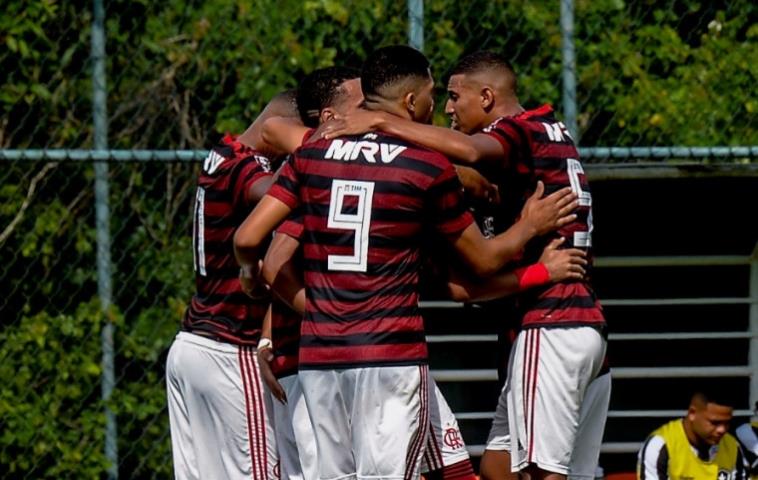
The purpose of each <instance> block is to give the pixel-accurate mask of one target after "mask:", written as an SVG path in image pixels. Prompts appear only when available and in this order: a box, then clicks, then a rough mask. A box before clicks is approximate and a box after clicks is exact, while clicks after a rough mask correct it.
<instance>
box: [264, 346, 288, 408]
mask: <svg viewBox="0 0 758 480" xmlns="http://www.w3.org/2000/svg"><path fill="white" fill-rule="evenodd" d="M273 359H274V352H273V351H272V350H271V348H263V349H261V350H258V369H259V370H260V371H261V377H263V381H264V382H265V383H266V386H267V387H268V389H269V390H270V391H271V395H273V396H274V398H275V399H277V400H279V401H280V402H282V403H287V395H286V394H285V393H284V389H283V388H282V385H281V384H280V383H279V380H277V379H276V376H274V372H272V371H271V365H270V363H271V360H273Z"/></svg>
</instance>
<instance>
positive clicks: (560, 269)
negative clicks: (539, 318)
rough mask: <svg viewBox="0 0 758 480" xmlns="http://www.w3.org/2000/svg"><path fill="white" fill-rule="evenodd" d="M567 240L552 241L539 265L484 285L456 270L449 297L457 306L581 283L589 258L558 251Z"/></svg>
mask: <svg viewBox="0 0 758 480" xmlns="http://www.w3.org/2000/svg"><path fill="white" fill-rule="evenodd" d="M564 241H565V238H559V239H556V240H553V241H552V242H550V244H548V245H547V246H546V247H545V249H544V250H543V252H542V256H540V259H539V261H538V262H537V263H535V264H533V265H529V266H527V267H522V268H518V269H515V270H511V271H504V272H500V273H497V274H495V275H494V276H492V277H490V278H488V279H486V280H484V281H482V280H481V279H473V278H470V277H469V276H468V275H466V274H465V272H458V271H455V270H453V271H452V272H451V274H450V278H449V279H448V283H447V288H448V294H449V296H450V298H451V299H452V300H455V301H457V302H483V301H488V300H495V299H497V298H502V297H506V296H509V295H514V294H517V293H521V292H523V291H525V290H528V289H530V288H534V287H539V286H542V285H545V284H547V283H557V282H562V281H564V280H580V279H582V278H583V277H584V275H585V273H586V272H585V270H584V267H585V266H586V265H587V259H586V257H587V254H586V253H585V252H584V251H582V250H579V249H576V248H566V249H562V250H559V249H558V247H559V246H560V245H561V244H562V243H563V242H564Z"/></svg>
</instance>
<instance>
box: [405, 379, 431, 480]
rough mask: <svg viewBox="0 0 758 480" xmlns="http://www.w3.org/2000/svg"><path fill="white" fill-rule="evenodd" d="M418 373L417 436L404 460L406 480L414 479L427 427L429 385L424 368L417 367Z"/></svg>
mask: <svg viewBox="0 0 758 480" xmlns="http://www.w3.org/2000/svg"><path fill="white" fill-rule="evenodd" d="M419 373H420V377H421V385H420V386H419V393H420V394H421V395H420V401H421V404H420V409H419V426H418V428H419V429H418V436H417V437H416V439H415V440H414V442H413V445H412V446H411V449H410V451H409V454H408V456H407V457H406V460H405V477H404V478H406V479H407V480H410V479H412V478H414V472H415V470H416V465H417V464H418V458H419V457H420V456H421V454H422V452H423V451H424V450H423V448H424V443H426V429H427V427H428V426H429V385H428V380H427V373H428V369H427V367H426V366H424V365H421V366H419Z"/></svg>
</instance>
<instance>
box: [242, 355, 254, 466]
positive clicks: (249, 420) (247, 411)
mask: <svg viewBox="0 0 758 480" xmlns="http://www.w3.org/2000/svg"><path fill="white" fill-rule="evenodd" d="M244 352H245V347H239V350H237V359H238V360H239V366H240V375H241V377H242V388H243V390H244V391H245V417H246V418H247V441H248V444H249V446H250V462H251V464H252V469H253V471H252V478H253V479H255V477H256V475H257V469H256V463H255V460H256V458H255V457H256V455H255V447H254V446H253V425H252V424H253V419H252V416H251V410H252V409H251V407H250V402H251V401H252V398H251V394H250V387H251V385H250V384H249V381H248V376H247V364H246V362H245V355H244Z"/></svg>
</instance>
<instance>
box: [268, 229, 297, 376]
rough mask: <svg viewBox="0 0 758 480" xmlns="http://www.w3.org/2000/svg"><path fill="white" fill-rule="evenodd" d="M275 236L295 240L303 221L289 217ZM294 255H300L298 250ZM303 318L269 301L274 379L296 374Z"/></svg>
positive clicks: (275, 301)
mask: <svg viewBox="0 0 758 480" xmlns="http://www.w3.org/2000/svg"><path fill="white" fill-rule="evenodd" d="M276 234H277V235H288V236H290V237H292V238H294V239H296V240H300V239H301V238H302V236H303V220H302V218H301V217H300V216H299V215H297V216H294V215H293V216H291V217H290V218H289V219H287V220H285V221H284V222H283V223H282V224H281V225H280V226H279V228H277V229H276ZM296 255H297V256H298V257H299V256H300V255H301V250H300V249H298V251H297V253H296ZM302 319H303V316H302V315H300V314H299V313H297V312H296V311H294V310H292V309H291V308H290V307H289V306H287V305H285V304H284V303H283V302H281V301H280V300H277V299H276V298H274V299H272V301H271V340H272V342H273V343H274V359H273V360H272V361H271V371H272V372H273V373H274V375H275V376H276V378H283V377H286V376H288V375H293V374H295V373H297V370H298V368H297V364H298V363H297V362H298V361H297V352H298V347H299V345H300V323H301V321H302Z"/></svg>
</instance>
